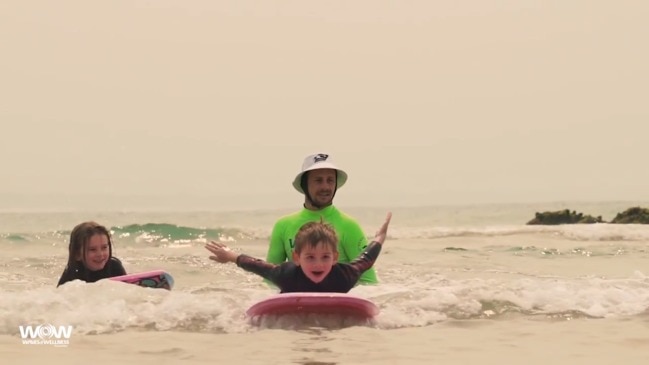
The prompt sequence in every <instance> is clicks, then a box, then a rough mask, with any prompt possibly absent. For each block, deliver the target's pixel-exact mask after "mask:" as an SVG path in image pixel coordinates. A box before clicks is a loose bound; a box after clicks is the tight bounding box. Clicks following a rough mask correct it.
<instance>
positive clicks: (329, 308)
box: [246, 293, 379, 318]
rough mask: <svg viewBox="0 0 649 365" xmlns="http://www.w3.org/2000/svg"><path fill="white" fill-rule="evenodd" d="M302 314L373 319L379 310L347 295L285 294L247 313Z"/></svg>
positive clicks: (270, 299) (255, 314)
mask: <svg viewBox="0 0 649 365" xmlns="http://www.w3.org/2000/svg"><path fill="white" fill-rule="evenodd" d="M301 313H309V314H311V313H314V314H339V315H344V316H353V317H358V318H372V317H374V316H376V315H377V314H379V308H378V307H377V306H376V304H374V303H372V302H371V301H370V300H367V299H365V298H361V297H357V296H355V295H351V294H345V293H285V294H277V295H273V296H271V297H268V298H266V299H264V300H262V301H260V302H258V303H256V304H254V305H253V306H251V307H250V308H248V310H247V311H246V315H247V316H248V317H254V316H261V315H268V314H275V315H281V314H301Z"/></svg>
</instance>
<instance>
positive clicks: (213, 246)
mask: <svg viewBox="0 0 649 365" xmlns="http://www.w3.org/2000/svg"><path fill="white" fill-rule="evenodd" d="M391 218H392V213H388V215H387V217H386V219H385V222H384V223H383V225H382V226H381V228H380V229H379V231H378V232H377V233H376V235H375V236H374V240H373V241H372V242H371V243H370V244H369V245H368V246H367V248H366V249H365V251H363V252H362V253H361V254H360V255H359V256H358V257H357V258H356V259H355V260H354V261H352V262H350V263H348V264H346V263H337V261H338V237H337V236H336V232H335V231H334V230H333V228H332V227H331V226H330V225H328V224H326V223H323V222H309V223H307V224H305V225H304V226H302V228H300V230H299V231H298V233H297V235H296V236H295V251H294V252H293V262H284V263H281V264H279V265H275V264H271V263H268V262H266V261H263V260H260V259H256V258H253V257H250V256H248V255H245V254H238V253H235V252H233V251H232V250H230V248H228V247H227V246H226V245H225V244H223V243H219V242H214V241H212V242H210V243H209V244H207V245H205V248H206V249H207V250H208V251H210V252H211V253H213V254H214V256H210V259H212V260H214V261H217V262H220V263H227V262H234V263H236V264H237V266H239V267H240V268H242V269H244V270H246V271H250V272H253V273H255V274H257V275H259V276H262V277H264V278H265V279H268V280H270V281H271V282H273V283H274V284H275V285H277V286H278V287H279V288H280V292H281V293H291V292H338V293H347V292H348V291H349V290H351V289H352V288H353V287H354V285H356V282H357V281H358V279H359V278H360V276H361V274H363V272H365V271H366V270H368V269H369V268H371V267H372V265H374V261H376V258H377V257H378V256H379V253H380V252H381V247H382V245H383V242H384V241H385V237H386V235H387V232H388V225H389V224H390V219H391Z"/></svg>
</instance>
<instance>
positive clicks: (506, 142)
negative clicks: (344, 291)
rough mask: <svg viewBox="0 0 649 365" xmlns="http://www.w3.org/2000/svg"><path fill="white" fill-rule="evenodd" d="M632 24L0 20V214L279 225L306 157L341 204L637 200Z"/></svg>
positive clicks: (513, 11)
mask: <svg viewBox="0 0 649 365" xmlns="http://www.w3.org/2000/svg"><path fill="white" fill-rule="evenodd" d="M647 19H649V2H646V1H597V0H583V1H581V0H570V1H565V0H557V1H538V0H509V1H505V0H493V1H487V0H467V1H450V0H449V1H379V0H373V1H326V2H325V1H318V2H315V1H282V2H277V1H254V2H251V1H241V0H237V1H208V0H204V1H180V0H176V1H170V0H150V1H144V0H129V1H125V0H111V1H103V2H98V1H86V0H76V1H25V0H13V1H11V0H10V1H2V2H0V52H1V53H0V136H1V137H0V138H1V143H0V154H1V156H2V157H1V161H2V165H1V166H2V168H1V169H0V199H2V200H3V201H4V203H3V202H1V201H0V205H4V208H12V207H15V208H24V207H48V208H50V209H56V208H78V207H88V206H92V205H93V204H95V203H96V207H97V208H99V209H100V208H101V207H102V206H105V207H112V208H122V207H127V206H128V207H134V206H138V205H142V206H144V205H147V204H152V203H151V202H154V201H157V202H160V201H164V202H166V203H168V204H169V205H170V206H173V205H176V206H184V207H185V208H187V207H189V208H191V207H193V206H195V207H196V208H206V207H208V208H209V207H213V208H215V209H218V208H219V207H225V206H228V207H230V206H232V207H239V206H240V207H253V208H254V207H260V208H266V207H273V206H277V207H280V206H281V207H285V206H295V207H297V206H299V204H300V201H301V196H300V195H299V194H298V193H297V192H295V191H294V190H293V188H292V187H291V184H290V183H291V181H292V179H293V177H294V176H295V174H296V173H297V172H299V167H300V165H301V163H302V159H303V158H304V156H305V155H306V154H309V153H312V152H320V151H325V152H329V153H330V154H331V155H332V156H333V157H334V158H335V159H336V161H337V162H338V164H339V165H340V166H341V167H342V168H344V169H345V170H346V171H347V172H348V174H349V176H350V179H349V182H348V184H347V185H346V186H345V187H344V188H343V189H341V191H340V192H339V194H338V196H337V202H338V203H339V204H345V205H399V204H455V203H457V204H464V203H486V202H504V203H508V202H535V201H559V200H631V201H648V200H649V169H648V164H647V157H648V156H649V153H648V149H647V144H648V143H647V142H648V141H649V46H648V45H647V44H648V43H647V42H648V39H649V22H648V21H647ZM88 197H92V198H93V199H95V200H92V201H88V200H87V199H88ZM0 208H3V207H2V206H0Z"/></svg>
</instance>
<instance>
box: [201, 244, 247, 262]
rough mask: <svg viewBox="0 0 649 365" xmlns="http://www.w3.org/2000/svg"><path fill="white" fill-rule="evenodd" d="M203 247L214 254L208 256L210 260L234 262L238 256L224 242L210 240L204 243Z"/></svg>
mask: <svg viewBox="0 0 649 365" xmlns="http://www.w3.org/2000/svg"><path fill="white" fill-rule="evenodd" d="M205 248H206V249H207V250H208V251H210V252H211V253H213V254H214V256H210V260H214V261H217V262H220V263H227V262H236V261H237V257H239V254H238V253H235V252H233V251H232V250H230V248H229V247H228V246H226V245H225V244H224V243H220V242H216V241H210V243H208V244H206V245H205Z"/></svg>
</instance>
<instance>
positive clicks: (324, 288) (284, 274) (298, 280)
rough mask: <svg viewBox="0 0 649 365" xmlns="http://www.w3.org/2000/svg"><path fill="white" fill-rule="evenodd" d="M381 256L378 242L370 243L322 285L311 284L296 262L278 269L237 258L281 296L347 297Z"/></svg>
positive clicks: (263, 263)
mask: <svg viewBox="0 0 649 365" xmlns="http://www.w3.org/2000/svg"><path fill="white" fill-rule="evenodd" d="M380 252H381V245H380V244H379V243H378V242H372V243H370V244H369V245H368V246H367V248H366V249H365V251H363V252H362V253H361V254H360V255H359V256H358V257H357V258H356V259H354V261H352V262H350V263H348V264H347V263H336V264H335V265H333V266H332V267H331V271H330V272H329V274H327V276H326V277H325V278H324V279H323V280H322V281H321V282H319V283H314V282H313V281H311V279H309V278H308V277H307V276H306V275H305V274H304V272H303V271H302V268H301V267H300V266H298V265H296V264H295V263H293V262H284V263H281V264H279V265H275V264H271V263H268V262H266V261H263V260H260V259H256V258H254V257H250V256H248V255H243V254H242V255H239V257H238V258H237V266H239V267H240V268H242V269H244V270H246V271H250V272H252V273H255V274H257V275H259V276H262V277H264V278H265V279H268V280H270V281H271V282H273V283H274V284H275V285H277V286H278V287H279V288H280V293H294V292H319V293H325V292H328V293H347V292H348V291H350V290H351V289H352V288H353V287H354V285H356V282H358V279H359V278H360V276H361V274H362V273H363V272H365V271H366V270H368V269H369V268H371V267H372V265H374V261H376V258H377V257H378V256H379V253H380Z"/></svg>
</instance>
